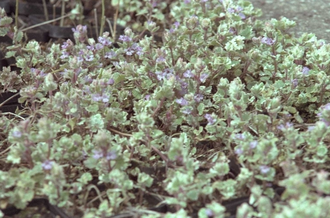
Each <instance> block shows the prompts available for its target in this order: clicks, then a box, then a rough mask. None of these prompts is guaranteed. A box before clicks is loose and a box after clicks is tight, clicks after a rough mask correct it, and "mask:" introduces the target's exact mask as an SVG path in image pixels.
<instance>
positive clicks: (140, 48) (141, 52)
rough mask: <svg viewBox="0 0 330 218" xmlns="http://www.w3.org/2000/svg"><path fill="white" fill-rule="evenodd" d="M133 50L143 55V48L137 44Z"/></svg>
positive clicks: (133, 46)
mask: <svg viewBox="0 0 330 218" xmlns="http://www.w3.org/2000/svg"><path fill="white" fill-rule="evenodd" d="M131 48H132V49H133V50H134V51H135V52H136V54H137V55H139V56H141V55H143V51H142V47H140V46H139V45H138V44H137V43H134V44H133V45H132V46H131Z"/></svg>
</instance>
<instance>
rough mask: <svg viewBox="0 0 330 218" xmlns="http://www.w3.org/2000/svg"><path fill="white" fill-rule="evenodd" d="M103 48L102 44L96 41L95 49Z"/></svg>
mask: <svg viewBox="0 0 330 218" xmlns="http://www.w3.org/2000/svg"><path fill="white" fill-rule="evenodd" d="M103 48H104V46H103V45H102V44H101V43H96V45H95V49H96V50H101V49H103Z"/></svg>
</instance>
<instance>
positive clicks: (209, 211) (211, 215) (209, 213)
mask: <svg viewBox="0 0 330 218" xmlns="http://www.w3.org/2000/svg"><path fill="white" fill-rule="evenodd" d="M205 214H206V216H207V217H213V216H214V213H213V211H212V210H211V209H209V208H206V210H205Z"/></svg>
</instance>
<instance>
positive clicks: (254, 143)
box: [250, 141, 258, 149]
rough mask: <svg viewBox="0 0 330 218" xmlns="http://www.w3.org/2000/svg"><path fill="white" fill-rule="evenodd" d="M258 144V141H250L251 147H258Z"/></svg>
mask: <svg viewBox="0 0 330 218" xmlns="http://www.w3.org/2000/svg"><path fill="white" fill-rule="evenodd" d="M257 145H258V141H252V142H250V148H251V149H254V148H255V147H257Z"/></svg>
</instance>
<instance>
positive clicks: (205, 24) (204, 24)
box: [202, 18, 211, 29]
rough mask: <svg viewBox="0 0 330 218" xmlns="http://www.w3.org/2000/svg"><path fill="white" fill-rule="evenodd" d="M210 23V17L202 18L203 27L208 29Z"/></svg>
mask: <svg viewBox="0 0 330 218" xmlns="http://www.w3.org/2000/svg"><path fill="white" fill-rule="evenodd" d="M210 23H211V20H210V19H208V18H204V19H203V20H202V27H203V29H207V28H208V27H209V25H210Z"/></svg>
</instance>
